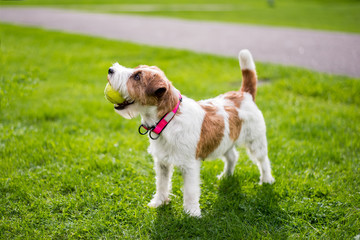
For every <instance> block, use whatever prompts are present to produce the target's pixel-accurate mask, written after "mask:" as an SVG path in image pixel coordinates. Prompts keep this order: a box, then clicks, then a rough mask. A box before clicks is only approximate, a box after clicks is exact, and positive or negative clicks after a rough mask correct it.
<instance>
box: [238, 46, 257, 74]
mask: <svg viewBox="0 0 360 240" xmlns="http://www.w3.org/2000/svg"><path fill="white" fill-rule="evenodd" d="M239 63H240V68H241V69H242V70H245V69H248V70H255V63H254V60H253V58H252V55H251V53H250V51H249V50H247V49H243V50H241V51H240V52H239Z"/></svg>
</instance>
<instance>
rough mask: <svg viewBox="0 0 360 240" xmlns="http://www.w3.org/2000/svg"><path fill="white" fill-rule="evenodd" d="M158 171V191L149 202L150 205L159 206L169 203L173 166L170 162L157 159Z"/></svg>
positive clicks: (156, 169)
mask: <svg viewBox="0 0 360 240" xmlns="http://www.w3.org/2000/svg"><path fill="white" fill-rule="evenodd" d="M155 172H156V193H155V195H154V197H153V199H152V200H151V201H150V203H149V204H148V206H149V207H155V208H156V207H159V206H161V205H163V204H167V203H169V201H170V199H169V194H170V191H171V176H172V173H173V166H172V165H171V164H168V163H163V162H159V161H158V160H157V159H155Z"/></svg>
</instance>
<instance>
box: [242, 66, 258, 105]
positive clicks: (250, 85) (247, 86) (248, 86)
mask: <svg viewBox="0 0 360 240" xmlns="http://www.w3.org/2000/svg"><path fill="white" fill-rule="evenodd" d="M242 77H243V80H242V84H241V89H240V91H241V92H247V93H250V94H251V95H252V97H253V100H254V101H255V96H256V82H257V76H256V72H255V71H253V70H249V69H244V70H242Z"/></svg>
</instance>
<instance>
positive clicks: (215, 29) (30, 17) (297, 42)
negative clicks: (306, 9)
mask: <svg viewBox="0 0 360 240" xmlns="http://www.w3.org/2000/svg"><path fill="white" fill-rule="evenodd" d="M0 21H1V22H8V23H14V24H20V25H27V26H38V27H42V28H45V29H54V30H61V31H66V32H72V33H81V34H86V35H92V36H100V37H104V38H110V39H117V40H125V41H131V42H135V43H141V44H148V45H153V46H161V47H171V48H179V49H187V50H191V51H196V52H203V53H210V54H216V55H222V56H230V57H236V56H237V53H238V51H239V50H240V49H243V48H248V49H250V51H251V52H252V53H253V55H254V58H255V60H256V61H260V62H271V63H276V64H283V65H290V66H300V67H304V68H308V69H312V70H316V71H319V72H326V73H332V74H339V75H347V76H352V77H360V66H359V65H360V34H348V33H339V32H326V31H313V30H301V29H292V28H280V27H265V26H251V25H242V24H231V23H218V22H205V21H190V20H180V19H171V18H163V17H145V16H135V15H124V14H121V15H120V14H119V15H115V14H101V13H87V12H79V11H74V10H62V9H52V8H18V7H16V8H9V7H2V8H0ZM115 51H116V50H115Z"/></svg>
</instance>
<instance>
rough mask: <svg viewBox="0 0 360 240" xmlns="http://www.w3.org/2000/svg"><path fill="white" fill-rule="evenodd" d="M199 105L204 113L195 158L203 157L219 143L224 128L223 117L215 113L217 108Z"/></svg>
mask: <svg viewBox="0 0 360 240" xmlns="http://www.w3.org/2000/svg"><path fill="white" fill-rule="evenodd" d="M201 107H202V108H203V109H204V110H205V112H206V113H205V117H204V121H203V123H202V126H201V134H200V139H199V142H198V144H197V148H196V158H197V159H198V158H200V159H205V158H206V157H207V156H209V154H210V153H212V152H213V151H214V150H215V149H216V148H217V147H218V146H219V145H220V143H221V140H222V139H223V137H224V129H225V123H224V118H223V117H222V116H221V115H219V114H217V113H216V112H217V108H216V107H215V106H211V105H210V106H209V105H201Z"/></svg>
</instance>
